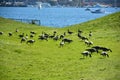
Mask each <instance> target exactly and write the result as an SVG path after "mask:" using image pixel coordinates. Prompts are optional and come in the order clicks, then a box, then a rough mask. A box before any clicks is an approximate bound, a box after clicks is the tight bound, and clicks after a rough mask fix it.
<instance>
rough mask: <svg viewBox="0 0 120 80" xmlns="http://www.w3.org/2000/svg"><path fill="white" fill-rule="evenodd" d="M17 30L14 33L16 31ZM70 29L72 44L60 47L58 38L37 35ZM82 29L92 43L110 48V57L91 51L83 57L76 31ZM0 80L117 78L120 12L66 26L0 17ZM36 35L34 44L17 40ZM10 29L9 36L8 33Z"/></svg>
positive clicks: (119, 79)
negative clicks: (57, 26)
mask: <svg viewBox="0 0 120 80" xmlns="http://www.w3.org/2000/svg"><path fill="white" fill-rule="evenodd" d="M16 28H17V29H19V32H18V33H16V32H15V30H16ZM67 29H70V30H71V31H73V32H74V34H72V35H68V34H67V36H66V37H67V38H70V39H72V40H73V42H72V43H71V44H66V45H65V46H64V47H63V48H60V47H59V43H60V41H61V40H59V41H53V40H52V39H49V40H48V41H41V40H38V39H37V38H38V35H39V34H41V33H42V31H45V32H47V33H49V34H52V33H53V31H57V32H58V33H57V34H62V33H63V32H66V31H67ZM78 29H80V30H82V31H83V35H84V36H87V37H88V33H89V31H92V32H93V36H92V38H91V39H90V40H91V41H93V42H94V45H100V46H104V47H108V48H111V49H112V51H113V52H112V53H110V52H109V55H110V57H109V58H103V57H102V56H100V55H99V54H96V53H95V54H93V55H92V58H89V57H88V58H85V59H82V58H83V56H82V55H81V54H80V53H81V52H83V51H84V50H85V49H86V48H89V47H87V46H86V45H85V44H84V43H83V42H82V41H81V40H79V39H78V37H77V30H78ZM0 31H3V32H4V34H3V35H0V80H120V76H119V75H120V64H119V63H120V59H119V57H120V49H119V48H120V12H117V13H114V14H111V15H108V16H105V17H102V18H99V19H96V20H92V21H89V22H85V23H82V24H77V25H72V26H68V27H65V28H50V27H43V26H37V25H32V24H24V23H20V22H15V21H12V20H9V19H4V18H0ZM30 31H35V32H37V34H36V35H35V37H34V38H33V39H35V41H36V42H35V43H34V44H28V45H27V44H26V43H22V44H21V43H20V38H19V37H18V35H19V34H21V33H25V34H30ZM9 32H13V36H11V37H9V36H8V33H9Z"/></svg>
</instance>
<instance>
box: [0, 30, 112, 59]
mask: <svg viewBox="0 0 120 80" xmlns="http://www.w3.org/2000/svg"><path fill="white" fill-rule="evenodd" d="M15 32H16V33H17V32H19V30H18V29H16V30H15ZM73 33H74V32H72V31H70V30H69V29H68V30H67V32H64V33H63V34H61V35H57V31H53V34H52V35H50V34H48V33H46V32H42V33H41V34H40V35H39V36H38V39H39V40H46V41H48V39H53V40H55V41H57V40H61V42H60V44H59V46H60V47H63V46H64V45H65V44H66V43H71V42H73V40H72V39H69V38H65V36H66V35H72V34H73ZM82 33H83V31H81V30H79V29H78V31H77V36H78V38H79V39H81V40H82V41H83V42H84V43H85V44H86V45H87V46H88V47H91V45H93V42H92V41H90V40H89V39H90V37H92V36H93V34H92V32H91V31H90V32H89V38H87V37H85V36H82ZM3 34H4V32H2V31H0V35H3ZM36 34H37V33H36V32H34V31H30V34H29V35H28V34H25V33H22V34H19V35H18V37H19V38H20V42H21V43H23V42H26V44H33V43H34V42H35V40H34V39H33V37H34V36H35V35H36ZM8 36H9V37H11V36H13V33H12V32H9V33H8ZM29 37H30V38H29ZM108 51H110V52H112V50H111V49H109V48H106V47H102V46H92V47H91V48H89V49H85V51H83V52H82V53H81V54H82V55H83V57H88V56H89V57H92V54H93V53H97V54H98V53H100V55H102V56H104V57H109V54H108Z"/></svg>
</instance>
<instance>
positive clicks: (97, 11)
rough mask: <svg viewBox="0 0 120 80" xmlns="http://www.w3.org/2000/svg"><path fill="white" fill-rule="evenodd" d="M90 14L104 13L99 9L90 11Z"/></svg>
mask: <svg viewBox="0 0 120 80" xmlns="http://www.w3.org/2000/svg"><path fill="white" fill-rule="evenodd" d="M91 13H105V11H104V10H101V9H97V10H94V11H91Z"/></svg>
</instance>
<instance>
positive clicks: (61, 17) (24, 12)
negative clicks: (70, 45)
mask: <svg viewBox="0 0 120 80" xmlns="http://www.w3.org/2000/svg"><path fill="white" fill-rule="evenodd" d="M95 9H96V8H91V10H95ZM104 10H105V13H99V14H95V13H91V12H90V11H85V8H42V9H38V8H36V7H0V16H1V17H4V18H15V19H38V20H40V21H41V25H43V26H49V27H65V26H69V25H73V24H78V23H82V22H86V21H89V20H93V19H96V18H99V17H102V16H105V15H108V14H111V13H114V12H117V11H120V8H117V9H115V8H104Z"/></svg>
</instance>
